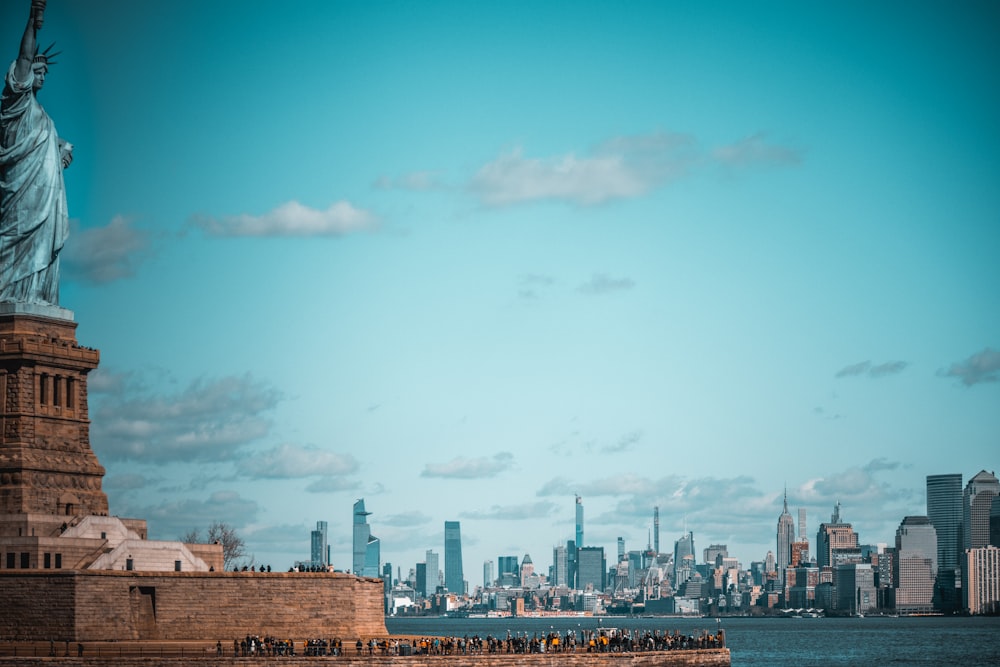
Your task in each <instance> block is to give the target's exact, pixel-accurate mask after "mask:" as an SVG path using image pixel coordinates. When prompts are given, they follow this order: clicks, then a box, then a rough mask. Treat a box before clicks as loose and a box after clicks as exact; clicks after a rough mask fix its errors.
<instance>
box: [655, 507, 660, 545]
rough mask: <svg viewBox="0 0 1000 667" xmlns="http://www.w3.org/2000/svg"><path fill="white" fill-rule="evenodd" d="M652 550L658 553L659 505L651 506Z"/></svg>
mask: <svg viewBox="0 0 1000 667" xmlns="http://www.w3.org/2000/svg"><path fill="white" fill-rule="evenodd" d="M653 552H654V553H656V554H659V553H660V507H659V506H656V507H654V508H653Z"/></svg>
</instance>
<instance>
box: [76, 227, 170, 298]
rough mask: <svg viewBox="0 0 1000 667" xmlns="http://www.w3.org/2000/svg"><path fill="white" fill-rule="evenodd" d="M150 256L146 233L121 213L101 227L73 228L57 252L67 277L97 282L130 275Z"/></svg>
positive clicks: (108, 281)
mask: <svg viewBox="0 0 1000 667" xmlns="http://www.w3.org/2000/svg"><path fill="white" fill-rule="evenodd" d="M150 256H151V253H150V250H149V233H148V232H145V231H142V230H138V229H135V228H134V227H132V221H131V220H129V219H128V218H126V217H124V216H116V217H115V218H113V219H112V220H111V222H109V223H108V224H107V225H105V226H103V227H92V228H89V229H79V228H74V230H73V233H72V234H70V237H69V240H68V241H67V242H66V247H65V248H64V249H63V252H62V254H61V255H60V257H61V263H62V268H63V271H64V272H65V275H66V278H67V279H69V280H78V281H80V282H84V283H91V284H97V285H100V284H105V283H110V282H114V281H116V280H122V279H124V278H131V277H132V276H134V275H135V273H136V271H137V270H138V268H139V265H140V264H141V263H142V262H143V261H145V260H146V259H148V258H149V257H150Z"/></svg>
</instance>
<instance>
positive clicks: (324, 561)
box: [309, 521, 330, 569]
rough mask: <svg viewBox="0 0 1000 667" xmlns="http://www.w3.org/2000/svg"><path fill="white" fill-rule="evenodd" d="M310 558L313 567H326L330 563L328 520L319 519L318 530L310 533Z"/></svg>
mask: <svg viewBox="0 0 1000 667" xmlns="http://www.w3.org/2000/svg"><path fill="white" fill-rule="evenodd" d="M309 542H310V549H309V560H310V561H311V563H310V564H311V565H312V566H313V567H317V568H320V569H324V568H326V567H327V566H328V565H329V564H330V545H329V543H328V542H327V527H326V521H317V522H316V530H314V531H312V532H311V533H310V534H309Z"/></svg>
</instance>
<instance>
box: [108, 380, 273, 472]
mask: <svg viewBox="0 0 1000 667" xmlns="http://www.w3.org/2000/svg"><path fill="white" fill-rule="evenodd" d="M279 399H280V394H279V393H278V392H277V391H275V390H274V389H272V388H270V387H268V386H267V385H265V384H264V383H262V382H259V381H257V380H254V379H253V378H252V377H250V376H249V375H246V376H243V377H225V378H220V379H215V380H196V381H194V382H192V383H191V385H190V386H188V387H187V389H185V390H184V391H182V392H180V393H178V394H174V395H146V394H145V393H143V392H142V391H141V390H140V389H139V388H137V387H136V388H135V390H134V391H122V392H121V393H119V394H111V395H108V396H107V397H106V398H104V399H103V400H102V401H101V402H100V406H99V407H98V408H97V410H96V413H95V418H94V424H93V438H92V441H93V442H94V448H95V450H97V453H98V455H99V456H100V457H101V458H102V459H105V458H106V459H108V460H126V459H131V460H136V461H142V462H165V461H209V460H213V461H219V460H228V459H229V458H230V457H232V455H233V453H234V452H235V451H236V450H238V449H239V448H241V447H243V446H244V445H246V444H248V443H250V442H253V441H255V440H257V439H259V438H262V437H263V436H265V435H267V433H268V432H269V430H270V421H269V420H267V419H266V418H265V417H264V414H265V413H266V412H269V411H270V410H272V409H273V408H274V407H275V406H276V405H277V403H278V400H279Z"/></svg>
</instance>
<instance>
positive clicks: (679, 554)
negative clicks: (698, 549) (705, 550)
mask: <svg viewBox="0 0 1000 667" xmlns="http://www.w3.org/2000/svg"><path fill="white" fill-rule="evenodd" d="M694 568H695V558H694V533H693V532H691V531H688V532H687V534H686V535H682V536H681V538H680V539H679V540H677V541H676V542H674V587H675V588H680V585H681V584H683V583H684V582H685V581H687V580H688V579H689V578H690V577H691V574H692V573H693V572H694Z"/></svg>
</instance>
